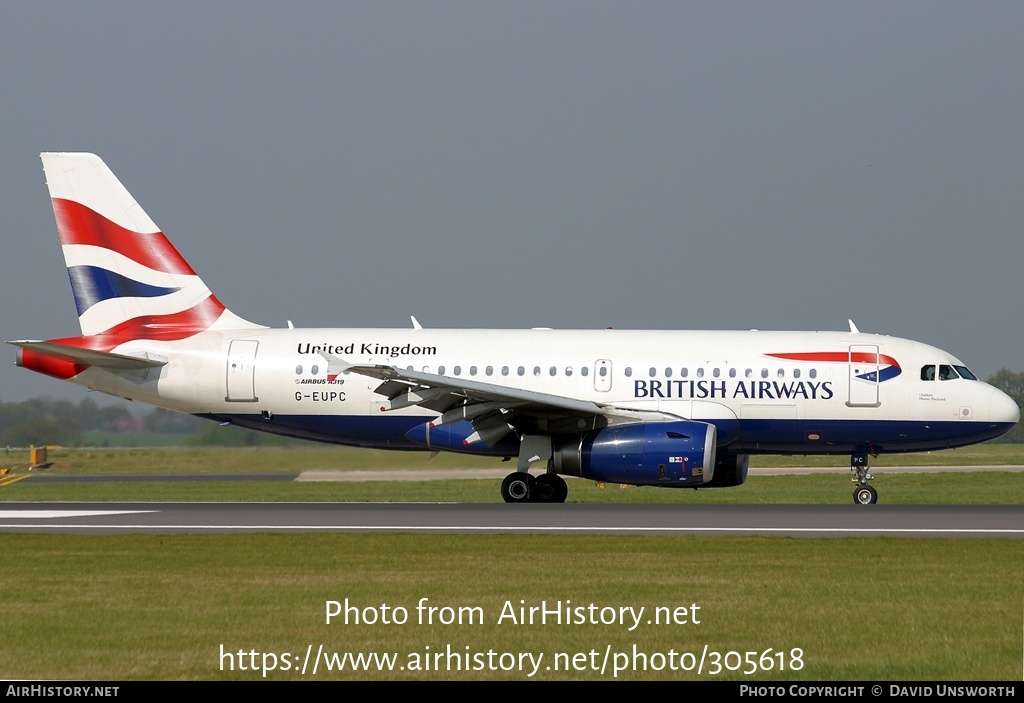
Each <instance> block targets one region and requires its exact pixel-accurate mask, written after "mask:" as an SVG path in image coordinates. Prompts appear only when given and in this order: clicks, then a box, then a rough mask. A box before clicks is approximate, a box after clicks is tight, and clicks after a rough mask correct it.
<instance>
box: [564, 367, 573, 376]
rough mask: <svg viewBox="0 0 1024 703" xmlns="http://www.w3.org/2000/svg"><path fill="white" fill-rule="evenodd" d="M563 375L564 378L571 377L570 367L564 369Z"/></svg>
mask: <svg viewBox="0 0 1024 703" xmlns="http://www.w3.org/2000/svg"><path fill="white" fill-rule="evenodd" d="M565 375H566V376H572V367H571V366H566V367H565Z"/></svg>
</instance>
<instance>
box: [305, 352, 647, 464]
mask: <svg viewBox="0 0 1024 703" xmlns="http://www.w3.org/2000/svg"><path fill="white" fill-rule="evenodd" d="M321 356H323V357H324V358H326V359H327V361H328V375H329V376H330V375H335V374H338V373H341V372H342V371H348V372H350V373H357V374H360V375H362V376H368V377H370V378H376V379H379V380H380V381H382V383H381V384H380V385H379V386H378V387H377V388H376V392H377V393H380V394H381V395H383V396H386V397H387V398H388V399H389V400H390V401H391V407H390V410H399V409H401V408H407V407H410V406H414V405H418V406H420V407H424V408H427V409H429V410H433V411H435V412H439V413H441V416H440V417H439V418H437V419H436V420H434V421H433V422H432V423H431V427H438V426H440V425H446V424H448V423H450V422H458V421H460V420H468V421H470V422H472V423H473V428H474V430H476V432H474V434H473V436H471V437H470V438H469V439H468V441H467V443H472V442H474V441H484V442H486V443H487V444H489V445H493V444H494V443H495V442H497V441H498V440H499V439H501V438H502V437H504V436H505V435H506V434H508V433H509V432H511V431H512V430H513V429H516V430H519V431H520V432H524V431H525V432H542V433H557V432H570V431H575V432H578V431H580V430H581V429H590V428H594V427H601V426H604V425H607V424H608V417H609V416H614V415H618V414H620V413H619V411H617V410H616V409H615V408H612V407H611V406H608V405H602V404H599V403H594V402H591V401H588V400H578V399H576V398H569V397H566V396H560V395H554V394H551V393H541V392H538V391H528V390H523V389H520V388H510V387H508V386H501V385H497V384H493V383H483V382H480V381H474V380H470V379H464V378H454V377H451V376H441V375H439V374H432V373H426V372H422V371H410V370H407V369H400V368H398V367H395V366H388V365H360V364H349V363H347V362H345V361H344V360H343V359H340V358H338V357H335V356H332V355H329V354H325V353H322V354H321ZM383 410H384V412H388V409H387V408H385V409H383ZM631 419H634V420H635V417H633V418H631Z"/></svg>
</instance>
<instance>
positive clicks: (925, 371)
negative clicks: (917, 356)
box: [921, 364, 935, 381]
mask: <svg viewBox="0 0 1024 703" xmlns="http://www.w3.org/2000/svg"><path fill="white" fill-rule="evenodd" d="M921 380H922V381H934V380H935V365H934V364H929V365H928V366H922V367H921Z"/></svg>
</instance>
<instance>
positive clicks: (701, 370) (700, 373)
mask: <svg viewBox="0 0 1024 703" xmlns="http://www.w3.org/2000/svg"><path fill="white" fill-rule="evenodd" d="M697 378H704V367H703V366H702V367H700V368H699V369H697Z"/></svg>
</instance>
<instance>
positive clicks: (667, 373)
mask: <svg viewBox="0 0 1024 703" xmlns="http://www.w3.org/2000/svg"><path fill="white" fill-rule="evenodd" d="M665 378H672V369H670V368H669V367H667V366H666V367H665Z"/></svg>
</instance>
